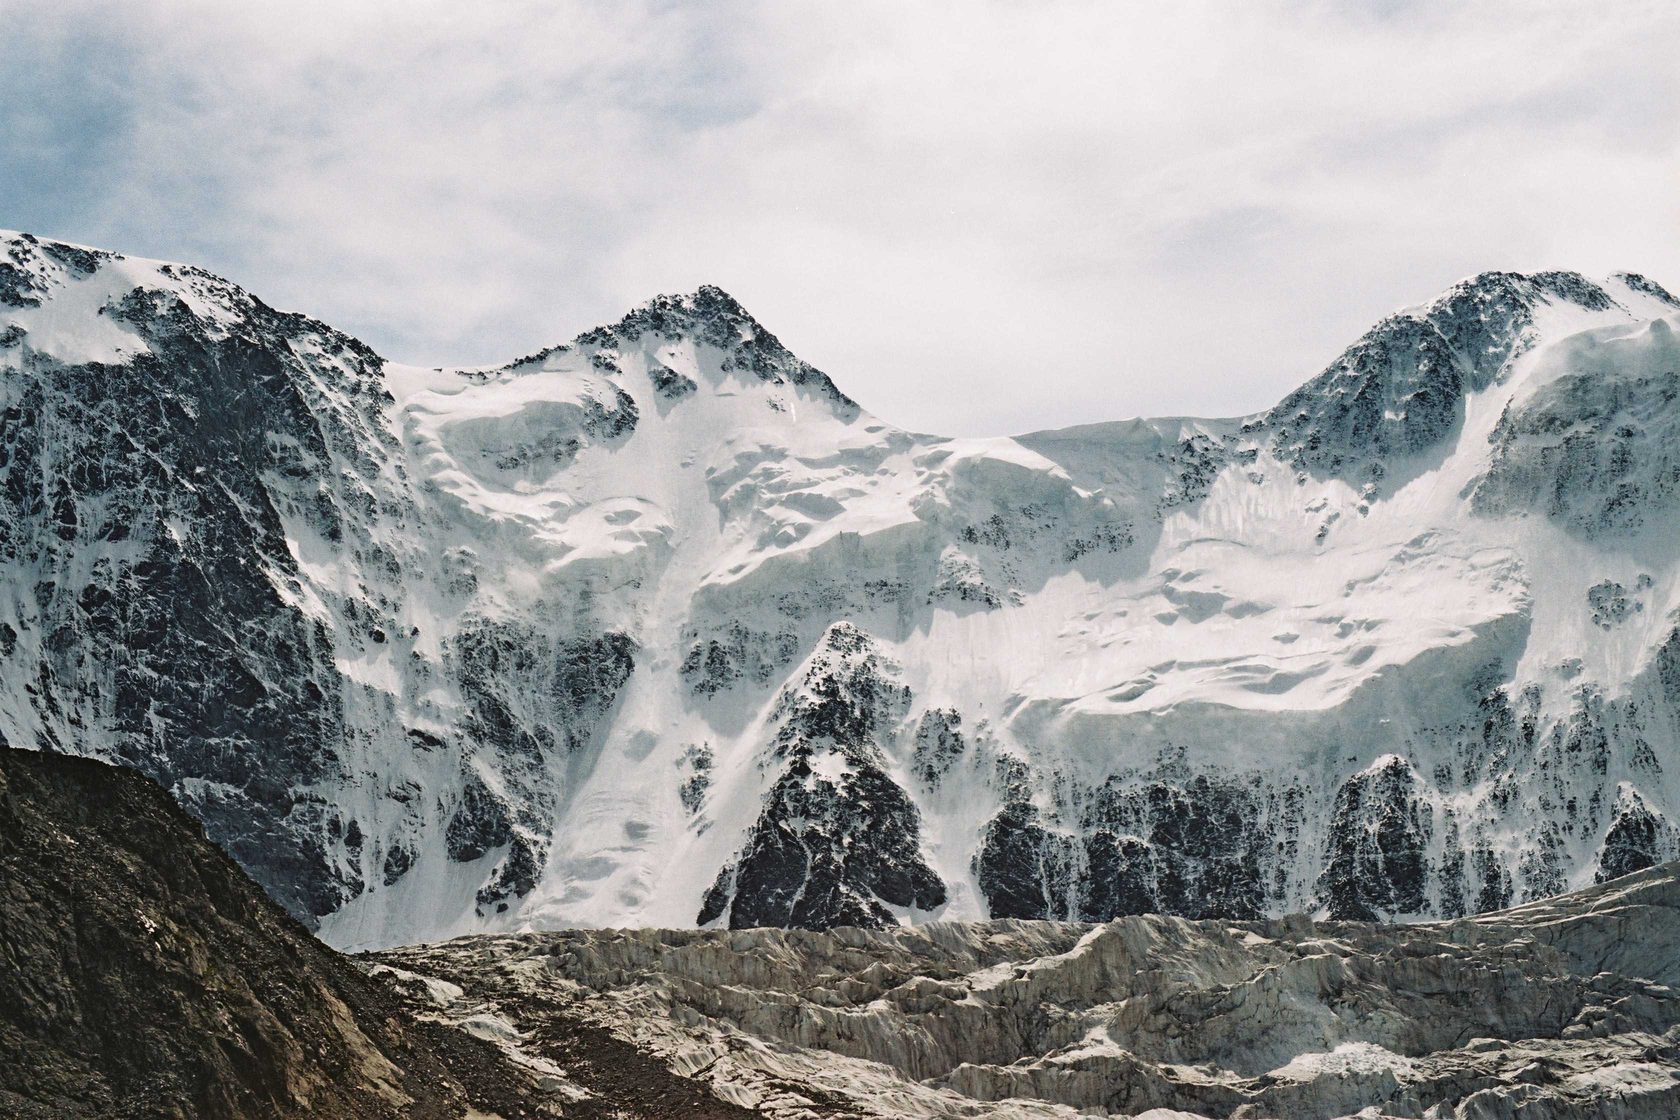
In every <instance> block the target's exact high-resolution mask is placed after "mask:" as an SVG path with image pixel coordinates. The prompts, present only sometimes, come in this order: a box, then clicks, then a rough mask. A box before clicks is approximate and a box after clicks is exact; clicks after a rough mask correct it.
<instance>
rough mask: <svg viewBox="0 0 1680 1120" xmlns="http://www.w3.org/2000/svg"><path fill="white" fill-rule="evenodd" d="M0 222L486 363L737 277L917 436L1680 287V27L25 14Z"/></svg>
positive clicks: (785, 10)
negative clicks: (1469, 279) (1474, 306)
mask: <svg viewBox="0 0 1680 1120" xmlns="http://www.w3.org/2000/svg"><path fill="white" fill-rule="evenodd" d="M0 25H3V26H5V27H6V29H7V34H6V35H5V36H4V37H3V40H0V151H4V152H5V153H6V159H5V160H4V161H3V162H0V203H3V204H4V205H3V206H0V225H4V226H11V227H22V228H28V229H34V230H37V231H39V232H41V233H45V234H50V235H55V236H62V237H68V238H71V239H74V240H80V241H86V242H93V243H98V244H105V245H111V246H114V247H118V248H122V249H125V250H128V251H132V252H136V253H143V254H146V255H151V256H163V257H170V258H184V259H189V260H193V261H195V262H200V263H204V264H206V265H208V266H209V267H212V268H215V269H216V270H218V271H221V272H223V273H226V274H228V275H230V276H232V277H234V278H235V279H238V280H239V281H241V282H243V283H245V284H247V285H248V286H250V287H252V288H253V289H255V290H256V291H258V292H259V293H260V294H262V295H263V296H264V297H265V298H268V299H269V300H271V301H272V302H277V303H280V304H283V305H287V306H292V307H297V308H300V309H303V310H307V311H309V312H311V313H312V314H316V315H318V316H320V317H322V318H325V319H328V320H330V321H332V322H334V323H335V324H337V325H340V326H342V327H344V328H345V329H348V330H351V331H353V332H354V333H357V334H359V335H361V336H362V337H364V338H366V339H367V340H368V341H369V342H371V343H372V344H374V345H375V346H376V347H377V348H379V349H380V350H381V351H382V352H384V353H386V354H388V355H390V356H392V357H394V358H398V359H402V360H408V361H418V362H426V363H430V364H437V363H444V362H484V361H492V360H498V359H503V358H506V357H510V356H513V355H517V354H521V353H527V352H529V351H531V350H533V349H536V348H537V347H539V346H541V345H545V344H547V343H551V342H553V341H556V340H558V339H561V338H563V337H568V336H570V335H571V334H573V333H575V332H576V331H577V330H580V329H583V328H585V327H587V326H591V325H593V324H595V323H596V322H599V321H603V320H607V319H611V318H614V317H616V316H617V315H618V314H620V313H621V312H622V311H623V310H625V309H626V308H627V307H629V306H631V305H633V304H635V303H638V302H640V301H641V300H643V299H645V298H647V297H648V296H650V295H652V294H653V293H655V292H659V291H672V290H685V289H691V288H693V287H695V286H697V285H698V284H700V283H704V282H711V283H717V284H721V285H722V286H724V287H726V288H728V289H729V290H731V291H732V292H734V293H735V294H736V295H737V296H738V297H739V298H740V299H741V300H742V302H744V303H745V304H746V305H747V306H748V307H749V308H751V309H752V310H753V312H754V313H755V314H757V315H758V316H759V318H761V319H762V320H764V321H765V322H766V324H767V325H769V326H770V327H771V328H772V329H773V330H775V331H777V333H778V334H780V335H781V336H782V337H783V339H784V340H785V341H787V342H788V343H789V344H790V345H791V346H792V347H793V348H794V349H795V350H797V351H798V352H799V353H800V354H801V355H802V356H804V357H807V358H808V359H809V360H811V361H813V362H815V363H816V364H818V365H820V366H823V367H824V368H826V369H828V370H829V371H830V372H831V373H832V374H833V375H834V376H835V377H836V378H837V380H839V381H840V383H841V384H842V385H843V386H844V387H845V388H846V389H847V390H848V391H849V392H851V393H852V394H853V395H854V396H856V397H858V398H859V399H860V400H862V401H863V402H864V403H865V404H866V405H867V406H869V407H870V408H872V409H873V410H874V411H876V412H878V413H879V414H881V415H883V416H884V417H886V418H888V419H890V420H893V421H895V422H897V423H900V424H904V425H906V426H910V427H916V428H922V429H929V430H935V431H946V432H953V433H996V432H1006V431H1021V430H1026V429H1030V428H1035V427H1044V426H1052V425H1060V424H1070V423H1079V422H1083V421H1087V420H1091V419H1100V418H1117V417H1121V416H1126V415H1135V414H1161V413H1236V412H1243V411H1248V410H1252V409H1256V408H1260V407H1264V406H1265V405H1267V404H1269V403H1271V401H1273V400H1274V399H1276V398H1277V397H1279V396H1281V395H1282V394H1283V393H1284V392H1286V391H1287V390H1288V389H1289V388H1291V387H1293V386H1294V385H1295V384H1297V383H1298V382H1300V381H1301V380H1303V379H1304V378H1305V377H1307V376H1308V375H1310V374H1311V373H1313V372H1315V371H1316V370H1317V369H1318V368H1320V367H1321V366H1322V365H1323V364H1324V363H1325V362H1326V361H1328V360H1329V359H1330V358H1331V357H1333V356H1334V354H1335V352H1336V351H1337V350H1338V349H1339V348H1340V347H1341V346H1342V345H1344V344H1346V343H1347V342H1348V341H1351V339H1352V338H1353V337H1355V336H1356V335H1357V334H1358V333H1359V332H1360V331H1361V330H1363V329H1364V328H1365V327H1366V326H1367V325H1369V323H1370V322H1371V321H1372V320H1374V319H1375V318H1377V317H1378V316H1380V315H1382V314H1383V313H1385V312H1387V311H1389V310H1392V309H1393V308H1394V307H1395V306H1397V305H1400V304H1404V303H1410V302H1415V301H1417V300H1421V299H1423V298H1426V297H1427V296H1429V295H1431V294H1433V293H1434V292H1436V291H1437V290H1439V289H1440V288H1442V287H1444V286H1445V285H1446V284H1448V283H1451V282H1452V281H1453V280H1455V279H1458V278H1459V277H1461V276H1463V275H1466V274H1469V273H1472V272H1476V271H1480V270H1482V269H1485V268H1544V267H1561V268H1576V269H1580V270H1582V271H1587V272H1593V273H1602V272H1608V271H1611V270H1614V269H1620V268H1631V269H1635V270H1638V271H1646V272H1649V273H1651V274H1652V275H1653V276H1655V277H1656V278H1658V279H1660V280H1666V282H1668V283H1670V284H1672V285H1677V286H1680V189H1677V188H1680V79H1677V78H1676V77H1675V68H1674V67H1673V65H1672V59H1673V57H1674V55H1675V50H1676V48H1677V47H1680V16H1677V15H1676V14H1674V12H1673V11H1672V9H1671V6H1669V5H1665V4H1643V3H1631V2H1630V3H1612V4H1598V5H1566V4H1544V3H1542V4H1535V3H1521V4H1518V3H1476V4H1453V5H1432V4H1421V3H1420V4H1409V3H1371V4H1366V5H1363V6H1349V5H1345V4H1334V5H1333V4H1318V3H1301V2H1297V3H1269V4H1243V5H1235V4H1195V3H1191V4H1186V5H1179V6H1171V10H1168V11H1159V10H1153V9H1144V8H1142V7H1139V6H1132V5H1115V4H1096V3H1084V2H1080V3H1064V2H1055V0H1051V2H1032V3H1029V2H1024V0H998V2H991V3H973V2H969V3H961V4H958V3H943V2H933V0H929V2H920V3H912V4H904V3H898V4H887V3H879V2H875V0H851V2H848V3H833V4H828V3H792V4H788V3H774V2H768V3H762V4H760V3H751V2H746V0H729V2H718V3H693V4H674V3H654V2H643V3H612V4H606V3H585V2H580V0H573V2H569V3H560V4H548V3H544V4H536V3H528V4H527V3H503V4H488V5H459V4H449V5H445V4H419V5H416V4H397V3H363V4H356V5H343V4H328V3H290V4H284V5H281V4H250V5H223V4H211V3H164V2H150V3H144V2H136V3H125V4H76V3H71V4H57V5H52V6H50V7H49V6H47V5H41V4H35V3H19V2H8V0H0Z"/></svg>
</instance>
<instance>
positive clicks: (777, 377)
mask: <svg viewBox="0 0 1680 1120" xmlns="http://www.w3.org/2000/svg"><path fill="white" fill-rule="evenodd" d="M1677 316H1680V304H1677V303H1676V301H1675V300H1674V299H1673V297H1672V296H1670V295H1669V294H1668V293H1667V292H1666V291H1664V290H1663V289H1662V288H1660V287H1659V286H1658V285H1656V284H1654V283H1652V282H1651V281H1648V280H1645V279H1643V278H1640V277H1635V276H1629V275H1620V276H1617V277H1612V278H1609V279H1607V280H1604V281H1602V282H1595V281H1592V280H1588V279H1586V278H1584V277H1581V276H1578V275H1576V274H1573V273H1540V274H1534V275H1517V274H1508V273H1488V274H1484V275H1482V276H1478V277H1476V278H1474V279H1472V280H1468V281H1465V282H1464V283H1462V284H1459V285H1457V286H1455V287H1454V288H1452V289H1451V290H1449V291H1448V292H1446V293H1444V294H1443V295H1442V296H1440V297H1438V298H1437V299H1435V300H1433V301H1431V302H1429V303H1427V304H1425V305H1422V306H1420V307H1418V308H1415V309H1411V310H1408V311H1403V312H1400V313H1397V314H1396V315H1394V316H1391V317H1390V318H1389V319H1386V320H1384V321H1383V322H1382V323H1380V324H1378V325H1377V326H1376V327H1374V328H1373V329H1372V330H1371V331H1370V332H1368V333H1367V334H1366V335H1365V336H1364V337H1363V338H1361V339H1359V340H1357V341H1356V342H1355V343H1354V344H1353V345H1352V346H1351V347H1350V348H1349V349H1348V350H1347V351H1346V353H1344V354H1343V355H1342V356H1340V357H1339V358H1337V359H1336V360H1335V361H1334V362H1332V363H1331V364H1330V365H1329V366H1328V367H1327V368H1326V369H1325V370H1324V371H1323V372H1322V373H1321V374H1319V375H1318V376H1317V377H1315V378H1312V379H1311V380H1309V381H1307V382H1306V383H1305V384H1304V385H1303V386H1302V388H1301V389H1299V390H1297V391H1296V392H1294V393H1292V394H1290V395H1289V396H1288V397H1287V398H1285V399H1284V400H1283V401H1282V402H1280V403H1279V405H1278V406H1276V407H1275V408H1273V409H1271V410H1269V411H1267V412H1265V413H1262V414H1259V415H1256V416H1251V417H1246V418H1237V419H1232V420H1184V419H1173V420H1132V421H1122V422H1116V423H1111V424H1096V425H1088V426H1084V427H1080V428H1073V429H1067V430H1063V431H1055V432H1042V433H1035V434H1031V435H1024V436H1020V437H1017V438H1014V439H1004V438H999V439H945V438H939V437H933V436H925V435H918V434H915V433H909V432H904V431H901V430H899V429H896V428H894V427H892V426H891V425H890V424H887V423H885V422H884V421H881V420H879V419H877V418H875V417H873V416H871V415H870V414H869V413H867V412H866V411H864V410H863V409H862V408H861V407H860V406H859V405H858V404H857V403H855V402H853V401H852V400H851V399H850V398H848V397H847V396H846V395H845V394H844V393H842V392H841V391H840V390H839V389H838V388H837V387H836V386H835V384H834V383H833V382H832V381H831V380H830V379H829V378H828V377H827V376H825V375H824V374H822V373H821V372H819V371H817V370H815V369H813V368H812V367H810V366H809V365H807V364H806V363H804V362H802V361H800V360H799V359H798V358H797V357H795V356H794V355H793V354H791V353H790V352H789V351H788V350H787V349H786V348H785V347H784V346H783V345H782V344H781V343H780V342H779V341H778V340H777V339H776V338H775V337H774V336H773V335H772V334H770V333H769V332H768V331H767V330H766V329H765V328H764V327H763V326H762V325H760V324H759V323H757V322H756V321H755V320H754V319H753V318H752V317H751V316H750V315H749V314H748V313H747V312H746V311H745V310H744V309H742V308H741V307H740V306H739V305H738V304H736V303H735V302H734V301H733V300H732V299H730V298H729V297H728V296H727V295H725V294H724V293H722V292H721V291H718V290H717V289H715V288H703V289H701V290H700V291H699V292H697V293H694V294H692V295H688V296H682V297H661V298H659V299H656V300H654V301H652V302H651V303H649V304H647V305H645V306H644V307H642V308H640V309H638V310H636V311H633V312H631V313H630V314H629V315H627V316H625V317H624V318H623V319H622V320H621V321H619V322H618V323H615V324H613V325H611V326H607V327H602V328H599V329H596V330H593V331H590V332H587V333H585V334H583V335H580V336H579V337H578V338H577V339H575V340H573V341H572V342H570V343H568V344H566V345H563V346H557V347H553V348H550V349H548V350H544V351H541V352H539V353H537V354H533V355H531V356H529V357H527V358H524V359H521V360H519V361H515V362H512V363H509V364H507V365H502V366H492V367H484V368H477V369H424V368H417V367H408V366H402V365H398V364H395V363H390V362H386V361H384V360H383V359H381V358H380V357H379V356H378V355H376V354H375V353H373V352H372V351H371V350H369V349H368V348H367V347H366V346H364V345H362V344H361V343H359V342H357V341H356V340H354V339H352V338H349V337H347V336H345V335H343V334H342V333H340V332H337V331H335V330H333V329H332V328H330V327H328V326H326V325H324V324H321V323H319V322H316V321H314V320H312V319H309V318H306V317H304V316H301V315H296V314H291V313H285V312H280V311H276V310H274V309H272V308H269V307H268V306H267V305H265V304H263V303H262V302H261V301H260V300H258V299H256V298H255V297H253V296H251V295H249V294H248V293H246V292H244V291H242V290H241V289H239V288H238V287H237V286H235V285H233V284H230V283H228V282H227V281H224V280H221V279H219V278H217V277H214V276H211V275H210V274H208V273H205V272H203V271H202V270H198V269H194V268H190V267H186V266H180V265H170V264H162V263H158V262H151V261H141V260H135V259H131V258H126V257H123V256H121V255H118V254H113V253H108V252H103V251H98V250H90V249H84V248H80V247H76V246H70V245H64V244H61V243H56V242H50V241H46V240H43V239H38V238H34V237H30V236H28V235H23V234H11V235H5V236H4V237H3V238H0V575H3V577H4V578H3V581H0V735H3V736H4V738H5V739H6V740H7V741H9V742H10V743H12V744H13V745H16V746H26V747H38V748H45V749H50V750H54V751H58V752H65V753H74V754H85V755H90V756H93V757H98V758H102V759H107V760H111V761H116V762H121V763H124V764H127V765H131V766H133V767H135V768H137V769H139V770H141V771H142V772H143V773H145V774H147V775H149V776H151V777H152V778H154V779H156V780H157V781H159V782H160V783H161V784H162V785H164V786H165V787H166V788H167V789H169V790H170V792H171V793H172V794H173V795H174V796H175V797H176V799H177V800H178V801H179V802H180V803H181V804H182V805H183V806H184V807H186V808H187V809H188V811H190V812H191V813H192V814H193V815H194V816H196V817H197V818H198V819H200V820H201V821H203V822H204V825H205V828H206V830H207V832H208V834H209V836H210V837H211V838H212V839H214V840H215V841H216V842H217V843H219V844H221V845H222V846H223V847H224V848H226V849H227V850H228V851H229V852H230V853H231V854H232V855H233V856H234V857H235V858H236V859H237V860H238V861H239V862H240V863H241V864H242V865H243V866H244V867H245V868H246V869H248V870H249V871H250V873H251V874H252V875H253V877H255V878H256V879H257V880H258V881H259V882H260V883H262V884H263V886H264V887H265V888H266V889H268V890H269V891H270V892H271V893H272V894H273V895H274V897H275V898H276V899H278V900H279V901H280V902H281V903H282V904H283V905H284V906H285V907H286V908H287V909H288V910H290V911H291V912H292V913H293V914H295V915H297V916H298V917H299V918H301V919H302V920H304V921H305V922H306V923H307V924H309V925H310V926H311V927H312V928H315V929H317V930H319V932H320V933H321V934H322V936H324V937H325V938H327V939H328V940H329V941H330V942H332V943H334V944H338V945H342V946H367V945H389V944H395V943H400V942H406V941H414V940H421V939H431V938H437V937H442V936H447V935H452V934H456V933H463V932H470V931H475V930H495V929H510V928H518V927H520V926H523V925H526V924H534V925H539V926H556V925H614V926H638V925H640V926H685V925H693V924H696V923H702V924H715V925H724V926H732V927H741V926H748V925H787V926H800V927H807V928H819V929H820V928H827V927H830V926H834V925H838V924H849V925H877V926H882V925H891V924H896V923H900V922H923V921H929V920H934V919H938V918H968V919H982V918H1023V919H1038V918H1051V919H1073V920H1104V919H1107V918H1111V917H1113V916H1116V915H1121V914H1132V913H1143V912H1154V913H1165V914H1173V915H1180V916H1184V917H1189V918H1209V917H1223V918H1232V919H1242V920H1258V919H1261V918H1265V917H1268V916H1274V915H1279V914H1282V913H1286V912H1299V911H1308V912H1316V913H1319V914H1321V915H1324V916H1327V917H1332V918H1338V919H1370V918H1379V919H1390V918H1401V919H1404V918H1421V917H1430V916H1440V917H1452V916H1458V915H1466V914H1472V913H1476V912H1480V911H1484V910H1490V909H1495V908H1499V907H1503V906H1506V905H1510V904H1513V903H1517V902H1521V901H1523V900H1527V899H1535V898H1540V897H1544V896H1548V895H1552V894H1555V893H1557V892H1559V891H1562V890H1566V889H1569V888H1575V887H1582V886H1586V885H1590V884H1592V883H1594V882H1596V881H1600V880H1603V879H1607V878H1610V877H1614V876H1617V875H1621V874H1625V873H1627V872H1630V871H1634V870H1638V869H1640V868H1643V867H1648V866H1651V865H1652V864H1654V863H1656V862H1659V861H1661V860H1663V859H1666V858H1670V857H1671V856H1673V855H1675V854H1680V846H1677V843H1680V842H1677V837H1676V832H1675V829H1674V824H1673V820H1674V815H1675V813H1676V812H1677V811H1680V785H1677V784H1676V779H1675V777H1674V776H1673V775H1674V772H1675V769H1676V765H1677V761H1680V755H1677V746H1680V636H1677V633H1676V627H1677V622H1676V617H1677V616H1676V614H1675V612H1676V609H1677V608H1680V592H1677V579H1680V571H1677V567H1676V562H1675V560H1674V557H1675V556H1676V555H1677V554H1680V550H1677V547H1676V546H1677V545H1680V540H1677V539H1676V537H1677V536H1680V519H1676V518H1675V516H1674V513H1675V503H1676V501H1677V497H1676V495H1677V494H1680V458H1677V446H1676V443H1675V438H1676V433H1675V430H1674V429H1675V424H1676V411H1675V401H1676V395H1677V394H1680V382H1677V381H1676V379H1677V378H1680V345H1677V343H1676V341H1675V338H1674V334H1673V328H1674V327H1675V326H1676V325H1680V317H1677ZM1053 372H1054V371H1036V370H1032V369H1030V368H1027V367H1026V366H1025V365H1024V367H1023V377H1027V376H1033V377H1046V376H1051V375H1053ZM1121 372H1124V371H1121Z"/></svg>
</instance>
